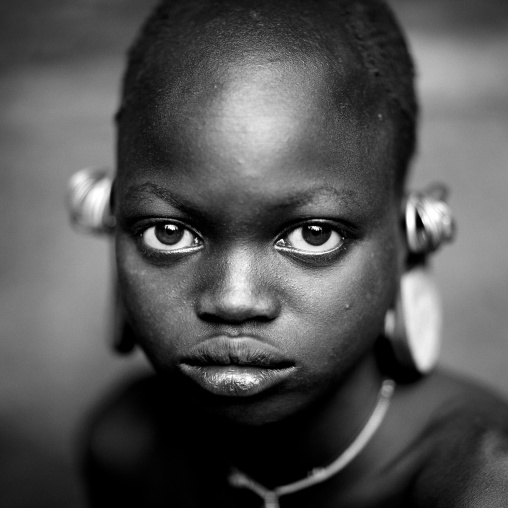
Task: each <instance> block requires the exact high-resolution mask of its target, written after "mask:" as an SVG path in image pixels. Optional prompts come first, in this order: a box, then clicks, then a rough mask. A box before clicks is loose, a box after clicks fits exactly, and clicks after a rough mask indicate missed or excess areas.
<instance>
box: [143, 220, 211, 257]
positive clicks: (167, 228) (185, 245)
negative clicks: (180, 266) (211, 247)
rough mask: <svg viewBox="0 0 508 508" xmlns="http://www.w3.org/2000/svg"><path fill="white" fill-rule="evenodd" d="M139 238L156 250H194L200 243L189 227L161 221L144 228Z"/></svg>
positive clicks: (199, 239)
mask: <svg viewBox="0 0 508 508" xmlns="http://www.w3.org/2000/svg"><path fill="white" fill-rule="evenodd" d="M141 238H142V240H143V242H144V243H145V245H146V246H147V247H150V248H151V249H154V250H158V251H166V252H171V251H182V250H186V249H189V250H194V249H196V248H197V247H200V246H201V244H202V240H201V238H199V237H198V236H197V235H196V234H195V233H193V232H192V231H191V230H190V229H188V228H186V227H185V226H182V225H180V224H175V223H174V222H161V223H159V224H156V225H155V226H151V227H149V228H148V229H145V231H143V233H142V234H141Z"/></svg>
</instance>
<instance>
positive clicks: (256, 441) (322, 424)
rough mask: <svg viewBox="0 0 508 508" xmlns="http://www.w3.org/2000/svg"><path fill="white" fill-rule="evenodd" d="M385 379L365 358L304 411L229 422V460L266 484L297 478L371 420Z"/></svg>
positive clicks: (320, 463) (333, 454) (330, 457)
mask: <svg viewBox="0 0 508 508" xmlns="http://www.w3.org/2000/svg"><path fill="white" fill-rule="evenodd" d="M381 383H382V378H381V375H380V374H379V372H378V370H377V368H376V366H375V361H374V360H373V358H372V357H367V358H365V359H364V360H363V361H362V362H360V364H358V365H357V366H356V368H355V369H354V370H353V371H352V372H351V373H350V374H349V375H348V376H346V378H345V379H344V380H342V382H341V383H340V385H339V387H338V388H337V389H336V390H335V391H334V392H333V393H331V394H330V395H329V396H328V397H326V398H325V399H323V400H321V401H320V402H319V403H317V404H315V405H314V406H312V407H310V408H308V409H307V410H306V411H305V412H304V414H301V415H298V416H295V417H292V418H289V419H287V420H285V421H283V422H278V423H271V424H267V425H259V426H246V425H236V426H235V425H228V426H225V427H224V429H223V430H224V431H225V433H226V434H227V441H229V442H234V443H235V446H234V447H232V450H231V452H230V460H231V463H232V464H233V465H234V466H236V467H238V468H239V469H241V470H242V471H244V472H245V473H247V474H248V475H249V476H251V477H252V478H254V479H256V480H257V481H258V482H260V483H262V484H263V485H265V486H266V487H269V488H273V487H276V486H278V485H281V484H285V483H289V482H293V481H295V480H298V479H300V478H302V477H304V476H306V475H307V473H308V472H309V471H310V470H311V469H313V468H315V467H319V466H325V465H327V464H329V463H331V462H332V461H333V460H334V459H335V458H336V457H337V456H339V455H340V454H341V453H342V452H343V451H344V450H345V449H346V447H347V446H348V445H349V444H350V443H351V441H352V440H353V439H354V438H355V437H356V435H357V434H358V432H359V431H360V430H361V429H362V427H363V426H364V425H365V423H366V422H367V420H368V418H369V416H370V415H371V413H372V411H373V409H374V406H375V404H376V401H377V398H378V394H379V389H380V386H381Z"/></svg>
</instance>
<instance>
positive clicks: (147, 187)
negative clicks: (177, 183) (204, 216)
mask: <svg viewBox="0 0 508 508" xmlns="http://www.w3.org/2000/svg"><path fill="white" fill-rule="evenodd" d="M139 194H151V195H153V196H156V197H158V198H160V199H162V200H163V201H165V202H166V203H169V204H170V205H172V206H174V207H175V208H179V209H180V210H182V211H184V212H194V211H195V209H194V207H193V206H191V205H190V204H188V203H185V201H184V200H181V199H178V198H177V197H175V196H174V195H173V194H172V193H171V192H170V191H169V189H167V188H166V187H163V186H162V185H157V184H156V183H152V182H144V183H142V184H140V185H134V184H133V185H131V186H129V188H128V190H127V193H126V196H125V197H126V199H139Z"/></svg>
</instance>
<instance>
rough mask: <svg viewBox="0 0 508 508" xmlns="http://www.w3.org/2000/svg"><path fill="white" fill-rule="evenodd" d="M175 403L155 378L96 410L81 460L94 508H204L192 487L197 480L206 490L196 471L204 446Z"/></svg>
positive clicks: (134, 383)
mask: <svg viewBox="0 0 508 508" xmlns="http://www.w3.org/2000/svg"><path fill="white" fill-rule="evenodd" d="M177 399H178V396H177V395H176V394H174V393H172V390H171V388H170V387H169V388H168V387H167V386H164V385H163V384H162V383H161V381H160V379H159V378H158V377H157V376H155V375H153V376H147V377H144V378H141V379H137V380H134V381H132V382H130V383H128V384H126V385H124V386H122V387H120V388H119V389H118V390H116V391H114V392H113V393H112V394H111V395H110V396H108V397H106V398H105V400H103V401H102V403H101V404H99V406H98V407H97V408H96V409H95V410H94V411H93V412H92V414H91V416H90V418H89V421H88V424H87V426H86V427H87V428H86V432H85V436H84V439H83V441H84V446H83V448H84V453H83V461H82V462H83V469H84V476H85V483H86V488H87V495H88V501H89V505H90V506H92V507H95V508H99V507H108V508H109V507H110V506H123V507H124V508H129V507H139V506H150V507H152V508H158V507H159V506H160V507H161V508H162V507H165V508H167V506H178V507H182V508H185V507H193V506H201V505H202V502H201V500H200V496H201V495H202V492H197V491H196V489H195V488H194V487H193V484H192V482H193V481H195V480H196V479H198V480H199V484H200V485H203V486H204V490H205V491H206V486H207V483H208V480H207V478H206V475H200V471H199V468H196V456H197V454H198V452H197V450H198V449H199V448H200V446H201V443H200V441H199V439H195V436H196V435H198V434H197V433H196V428H195V425H193V424H192V423H189V419H188V418H186V417H185V415H182V412H181V411H180V410H179V409H178V404H177ZM201 476H203V478H202V477H201Z"/></svg>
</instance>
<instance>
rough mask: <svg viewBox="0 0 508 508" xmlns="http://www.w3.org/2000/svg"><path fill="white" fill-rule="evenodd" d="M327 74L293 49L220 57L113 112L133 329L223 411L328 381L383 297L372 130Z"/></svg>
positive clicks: (297, 399)
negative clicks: (125, 110)
mask: <svg viewBox="0 0 508 508" xmlns="http://www.w3.org/2000/svg"><path fill="white" fill-rule="evenodd" d="M329 84H330V80H329V79H328V78H327V77H326V75H325V73H323V72H320V71H319V69H317V70H316V68H311V67H306V66H305V65H303V64H298V65H296V64H294V65H292V66H283V65H281V64H272V65H266V66H265V67H263V70H260V68H259V67H256V66H255V65H254V64H253V65H251V66H249V65H248V64H244V65H243V66H241V67H240V66H236V67H235V66H233V67H231V68H230V73H229V75H228V77H227V78H224V76H212V77H210V76H208V77H207V82H206V83H203V82H201V83H196V82H193V81H192V80H190V82H188V83H183V84H182V83H180V84H179V85H180V88H178V87H177V86H176V85H171V86H172V87H173V89H178V91H177V92H175V93H174V94H173V93H168V94H161V95H160V96H159V97H157V98H156V99H151V100H149V101H145V102H144V103H142V105H140V106H138V108H137V109H136V108H134V107H133V108H134V109H135V110H133V111H132V112H131V113H130V114H129V118H128V120H126V121H125V125H123V126H121V129H120V145H119V146H120V153H119V174H118V179H117V182H116V213H117V217H118V222H119V225H120V227H119V228H118V229H119V231H118V234H117V258H118V270H119V280H120V284H121V290H122V293H123V295H124V299H125V304H126V306H127V309H128V312H129V314H130V316H131V317H132V321H133V324H134V326H135V328H136V330H137V332H138V333H139V341H140V345H141V346H142V348H143V349H144V350H145V352H146V354H147V355H148V357H149V358H150V360H151V361H152V363H153V364H154V366H155V367H156V369H157V370H158V371H159V372H161V373H164V374H166V375H168V376H172V378H173V382H174V383H181V389H182V390H183V389H189V390H191V392H192V393H193V396H194V397H197V399H199V400H201V401H206V403H207V404H210V405H212V406H213V407H215V409H217V410H219V411H223V412H224V413H225V414H226V415H227V416H229V417H230V418H233V419H236V420H247V421H253V422H262V421H269V420H278V419H280V418H283V417H285V416H288V415H290V414H293V413H296V412H297V411H299V410H301V409H302V408H304V407H308V406H309V404H311V403H312V402H313V401H315V400H317V399H318V398H319V397H321V396H322V395H323V394H325V393H329V392H330V391H331V390H333V388H334V387H335V386H337V385H338V383H339V382H340V380H341V378H342V377H343V376H344V375H345V373H346V372H349V371H350V369H351V368H352V367H353V366H354V365H356V364H357V363H358V361H359V359H360V358H361V357H363V356H364V355H365V354H366V353H368V354H372V353H371V351H372V345H373V343H374V341H375V340H376V338H377V337H378V335H379V334H380V332H381V330H382V326H383V318H384V314H385V312H386V310H387V309H388V307H389V306H390V303H391V301H392V299H393V295H394V291H395V287H396V283H397V279H398V276H399V272H400V266H401V259H402V249H401V248H400V245H401V240H400V232H399V215H398V214H399V203H398V201H397V198H396V197H395V194H394V191H393V187H394V186H393V182H392V176H391V175H390V171H389V168H388V167H387V166H388V162H387V159H388V157H387V156H386V155H385V154H384V153H383V147H386V145H387V142H386V140H385V139H384V134H383V130H382V129H381V130H380V131H379V133H377V134H376V132H377V129H373V128H370V129H367V130H366V129H365V127H364V124H366V123H367V120H368V119H367V120H365V119H362V118H361V117H362V115H360V114H359V113H357V112H356V111H355V110H354V109H353V108H351V107H349V106H346V107H342V106H341V104H337V100H336V99H335V100H334V99H332V98H331V97H330V92H329V89H330V88H329ZM176 93H178V94H179V95H178V99H175V97H176ZM338 111H342V113H337V112H338ZM376 119H377V115H376ZM385 149H386V148H385Z"/></svg>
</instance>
